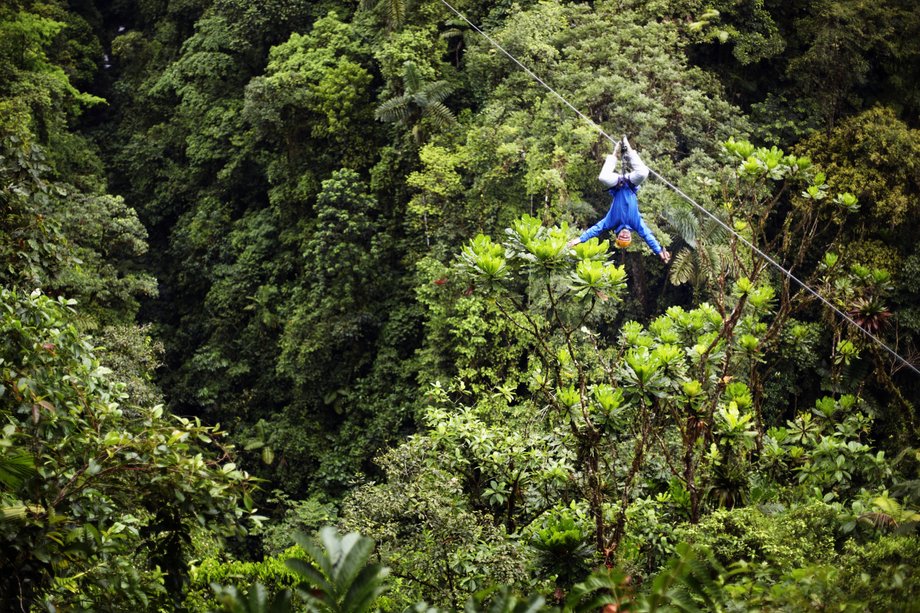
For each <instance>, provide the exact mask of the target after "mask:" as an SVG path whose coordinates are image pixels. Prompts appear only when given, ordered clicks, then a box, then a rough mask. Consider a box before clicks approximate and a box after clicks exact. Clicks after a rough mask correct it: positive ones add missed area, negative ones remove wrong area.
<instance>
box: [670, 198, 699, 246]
mask: <svg viewBox="0 0 920 613" xmlns="http://www.w3.org/2000/svg"><path fill="white" fill-rule="evenodd" d="M664 218H665V219H666V220H667V222H668V223H669V224H670V225H671V227H672V228H674V229H675V230H676V231H677V234H678V235H679V236H680V237H681V238H682V239H683V240H684V242H685V243H687V244H688V245H690V246H691V247H693V248H696V240H697V237H699V233H700V221H699V219H698V218H697V216H696V214H694V212H693V210H691V209H689V208H687V207H685V206H680V207H672V208H670V209H668V210H667V211H665V213H664Z"/></svg>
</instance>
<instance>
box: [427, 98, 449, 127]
mask: <svg viewBox="0 0 920 613" xmlns="http://www.w3.org/2000/svg"><path fill="white" fill-rule="evenodd" d="M425 114H426V115H428V116H429V117H431V119H432V120H433V121H434V124H435V125H436V126H438V127H439V128H444V127H447V126H449V125H451V124H453V123H454V122H455V121H456V118H455V117H454V114H453V113H452V112H451V110H450V109H449V108H447V107H446V106H444V104H443V103H441V102H431V103H429V104H428V106H426V107H425Z"/></svg>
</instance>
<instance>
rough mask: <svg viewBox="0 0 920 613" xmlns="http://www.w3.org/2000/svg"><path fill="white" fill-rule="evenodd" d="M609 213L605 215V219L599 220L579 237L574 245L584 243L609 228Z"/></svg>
mask: <svg viewBox="0 0 920 613" xmlns="http://www.w3.org/2000/svg"><path fill="white" fill-rule="evenodd" d="M608 217H609V215H604V217H603V219H601V220H600V221H598V222H597V223H596V224H594V225H593V226H591V227H590V228H588V229H587V230H585V232H584V234H582V235H581V236H579V237H578V240H577V241H576V242H574V244H572V246H574V245H577V244H578V243H583V242H585V241H588V240H591V239H592V238H594V237H595V236H600V235H601V234H603V233H604V231H605V230H607V229H608V226H607V223H608V219H607V218H608Z"/></svg>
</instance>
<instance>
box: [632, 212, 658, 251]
mask: <svg viewBox="0 0 920 613" xmlns="http://www.w3.org/2000/svg"><path fill="white" fill-rule="evenodd" d="M636 233H637V234H639V236H641V237H642V240H644V241H645V242H646V244H648V246H649V248H651V250H652V251H653V252H654V253H655V255H658V256H660V255H661V252H662V251H664V249H662V248H661V245H660V244H658V241H657V240H655V235H654V234H652V231H651V230H649V227H648V226H647V225H646V223H645V220H644V219H642V216H641V215H640V216H639V227H638V228H636ZM662 259H664V258H662Z"/></svg>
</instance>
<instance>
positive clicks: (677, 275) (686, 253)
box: [671, 249, 697, 285]
mask: <svg viewBox="0 0 920 613" xmlns="http://www.w3.org/2000/svg"><path fill="white" fill-rule="evenodd" d="M695 260H696V258H695V257H694V255H693V251H692V250H690V249H681V250H680V251H679V252H678V253H677V255H675V256H674V259H673V260H671V283H673V284H674V285H683V284H684V283H689V282H690V281H693V280H694V279H695V277H696V272H697V271H696V268H697V267H696V261H695Z"/></svg>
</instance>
